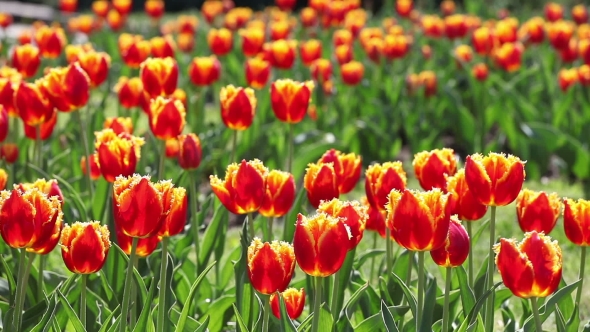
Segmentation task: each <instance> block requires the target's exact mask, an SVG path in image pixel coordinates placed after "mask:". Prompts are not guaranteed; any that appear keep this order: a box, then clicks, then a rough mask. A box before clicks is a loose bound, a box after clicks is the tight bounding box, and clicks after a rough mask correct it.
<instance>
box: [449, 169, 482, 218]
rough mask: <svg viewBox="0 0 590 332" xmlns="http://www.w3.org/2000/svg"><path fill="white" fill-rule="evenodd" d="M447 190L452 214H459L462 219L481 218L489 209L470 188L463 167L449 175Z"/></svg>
mask: <svg viewBox="0 0 590 332" xmlns="http://www.w3.org/2000/svg"><path fill="white" fill-rule="evenodd" d="M446 191H447V192H448V193H449V194H450V199H451V204H452V207H453V208H452V214H456V215H458V217H459V219H460V220H467V221H475V220H479V219H481V218H482V217H483V216H484V215H485V214H486V212H487V211H488V207H487V205H485V204H482V203H481V202H480V201H479V200H478V199H477V197H475V196H474V195H473V193H472V192H471V191H470V190H469V186H467V182H466V181H465V169H463V168H462V169H460V170H459V171H457V173H455V175H453V176H450V177H447V187H446Z"/></svg>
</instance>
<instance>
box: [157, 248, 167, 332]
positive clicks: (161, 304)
mask: <svg viewBox="0 0 590 332" xmlns="http://www.w3.org/2000/svg"><path fill="white" fill-rule="evenodd" d="M168 240H169V238H168V237H164V238H162V261H161V262H160V294H159V298H158V300H159V301H158V322H157V328H156V331H164V320H165V319H166V309H167V308H166V294H167V293H168V279H167V273H166V269H167V268H168Z"/></svg>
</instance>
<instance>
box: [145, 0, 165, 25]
mask: <svg viewBox="0 0 590 332" xmlns="http://www.w3.org/2000/svg"><path fill="white" fill-rule="evenodd" d="M144 10H145V13H146V14H147V15H148V16H149V17H151V18H153V19H155V20H159V19H160V18H162V15H164V1H162V0H147V1H146V2H145V4H144Z"/></svg>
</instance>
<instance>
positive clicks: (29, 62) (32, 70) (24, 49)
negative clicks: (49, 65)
mask: <svg viewBox="0 0 590 332" xmlns="http://www.w3.org/2000/svg"><path fill="white" fill-rule="evenodd" d="M11 64H12V67H14V68H15V69H16V70H18V72H19V73H20V74H21V75H22V76H23V78H30V77H33V76H35V74H36V73H37V70H38V69H39V66H40V65H41V53H40V51H39V49H38V48H37V47H36V46H33V45H31V44H25V45H18V46H15V47H14V49H13V51H12V59H11Z"/></svg>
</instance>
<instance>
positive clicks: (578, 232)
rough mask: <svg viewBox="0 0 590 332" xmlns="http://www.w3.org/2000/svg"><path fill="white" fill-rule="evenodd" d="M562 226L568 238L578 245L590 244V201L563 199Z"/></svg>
mask: <svg viewBox="0 0 590 332" xmlns="http://www.w3.org/2000/svg"><path fill="white" fill-rule="evenodd" d="M563 202H564V210H563V228H564V230H565V235H566V236H567V238H568V240H570V241H571V242H572V243H573V244H575V245H578V246H590V227H589V226H590V201H587V200H584V199H578V200H577V201H576V200H573V199H570V198H566V199H564V201H563Z"/></svg>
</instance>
